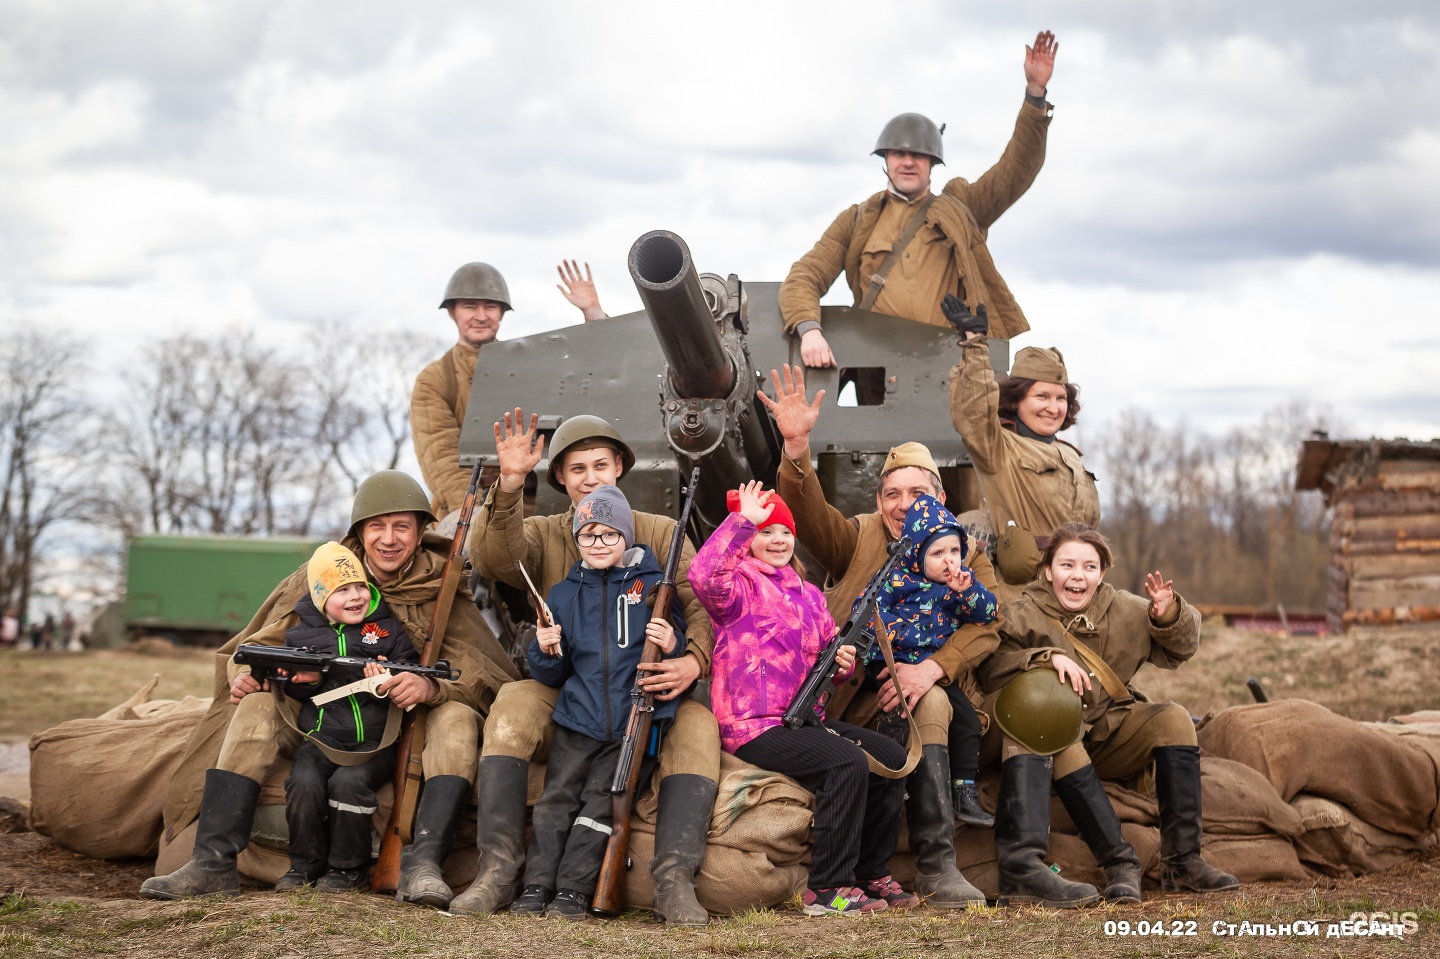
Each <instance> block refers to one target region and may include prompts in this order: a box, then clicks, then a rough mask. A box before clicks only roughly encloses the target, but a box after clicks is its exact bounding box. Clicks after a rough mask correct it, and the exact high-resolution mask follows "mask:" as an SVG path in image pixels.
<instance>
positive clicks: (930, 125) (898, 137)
mask: <svg viewBox="0 0 1440 959" xmlns="http://www.w3.org/2000/svg"><path fill="white" fill-rule="evenodd" d="M944 132H945V129H944V128H943V127H937V126H936V125H935V121H934V120H932V119H930V118H929V117H927V116H925V115H924V114H921V113H902V114H900V115H899V116H898V117H895V118H894V119H892V120H891V121H890V122H889V123H887V124H885V129H883V130H881V131H880V139H878V140H876V141H875V149H874V150H872V151H871V153H872V154H874V155H876V156H884V155H885V151H887V150H904V151H906V152H907V153H923V154H925V155H926V156H928V157H930V158H931V159H933V160H934V161H935V162H936V163H944V162H945V144H944V143H942V142H941V141H940V134H942V133H944Z"/></svg>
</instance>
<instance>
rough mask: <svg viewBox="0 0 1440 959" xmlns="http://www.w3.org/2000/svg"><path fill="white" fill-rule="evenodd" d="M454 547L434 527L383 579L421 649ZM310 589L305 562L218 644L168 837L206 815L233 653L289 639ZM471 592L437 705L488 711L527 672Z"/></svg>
mask: <svg viewBox="0 0 1440 959" xmlns="http://www.w3.org/2000/svg"><path fill="white" fill-rule="evenodd" d="M344 545H345V546H346V547H347V548H349V549H350V551H351V552H353V553H355V554H356V555H357V556H360V555H363V551H362V549H361V546H360V542H359V540H357V539H355V538H353V537H349V538H347V539H346V540H345V543H344ZM449 549H450V541H449V540H445V539H442V538H441V537H439V536H436V535H434V534H433V533H432V534H427V535H426V536H425V537H424V539H423V540H422V541H421V546H420V549H419V550H417V551H416V553H415V558H414V559H413V560H412V561H411V563H410V566H409V567H408V568H407V569H405V570H403V571H402V572H401V574H400V578H399V579H398V580H396V581H395V582H394V583H391V584H389V585H381V584H379V583H376V586H378V587H379V589H380V595H381V596H383V597H384V598H385V602H386V603H388V604H389V606H390V610H391V612H393V613H394V614H395V618H396V619H398V620H400V622H401V623H403V624H404V626H405V631H406V632H407V633H409V634H410V640H411V642H413V643H414V644H415V648H416V649H417V650H419V649H420V647H421V646H422V645H423V644H424V642H425V633H426V631H427V630H428V629H429V628H430V616H431V614H432V613H433V612H434V609H435V598H436V597H437V596H438V595H439V594H440V584H441V581H442V580H443V578H444V573H445V557H446V555H447V554H448V552H449ZM306 588H307V585H306V576H305V567H304V566H302V567H300V568H299V569H298V570H296V571H295V572H293V573H291V574H290V575H289V576H288V577H287V578H286V579H284V580H282V581H281V583H280V585H278V586H276V587H275V589H274V590H273V591H272V592H271V593H270V596H269V598H268V599H266V600H265V602H264V604H263V605H261V607H260V609H259V610H258V611H257V612H256V613H255V615H254V616H253V617H252V618H251V619H250V622H249V623H248V624H247V625H246V626H245V628H244V629H242V630H241V631H240V633H239V634H238V635H237V636H235V638H234V639H232V640H230V642H228V643H226V644H225V645H224V646H221V647H220V648H219V649H218V650H216V652H215V688H214V697H215V699H214V701H213V702H212V703H211V704H210V709H209V711H208V712H206V714H205V716H204V718H202V719H201V720H200V724H199V725H198V726H196V727H195V731H194V732H193V733H191V735H190V742H189V744H188V745H187V746H186V748H185V755H184V757H183V758H182V759H181V760H180V766H179V768H178V769H176V771H175V776H174V778H173V779H171V781H170V789H169V792H168V793H167V794H166V797H165V809H164V816H165V834H166V836H167V837H169V838H173V837H174V836H175V835H176V834H177V833H179V832H180V831H181V830H182V829H184V828H185V827H186V826H188V825H190V823H191V822H193V821H194V820H195V817H196V816H197V815H199V812H200V798H201V794H202V793H203V792H204V788H205V770H207V769H209V768H211V767H212V766H214V765H215V762H216V760H217V759H218V758H219V756H220V747H221V745H222V744H223V743H224V741H225V731H226V730H227V729H228V728H229V726H230V719H231V717H232V716H233V715H234V714H235V707H234V706H232V705H230V683H231V681H232V679H233V678H234V674H235V673H236V672H237V670H236V669H235V668H234V664H233V663H232V662H231V659H230V657H231V655H232V654H233V653H234V652H235V648H236V647H237V646H239V645H240V644H241V643H263V644H265V645H269V646H283V645H285V631H286V630H287V629H289V628H290V627H291V626H294V625H295V623H296V622H298V621H299V617H298V616H296V614H295V603H296V602H298V601H299V599H300V597H301V596H303V595H305V590H306ZM467 591H468V587H467V586H466V584H465V583H464V581H463V579H462V581H461V585H460V589H459V592H458V595H457V596H456V601H455V604H454V605H453V606H451V608H450V621H449V623H448V624H447V625H446V628H445V635H444V638H443V639H442V640H441V643H440V656H439V658H440V659H447V660H449V661H450V665H451V666H454V667H455V668H456V669H458V670H460V678H459V679H458V680H454V681H451V680H444V679H442V680H437V681H436V682H437V684H438V685H439V687H440V690H439V692H438V693H437V695H436V696H435V698H434V699H432V700H430V703H429V705H431V706H438V705H440V704H441V703H446V702H451V701H455V702H461V703H464V704H465V705H466V706H469V707H470V708H471V709H474V710H476V711H477V712H479V713H480V715H481V717H482V718H483V717H484V716H485V715H486V714H487V713H488V712H489V711H490V704H491V703H493V702H494V701H495V693H496V692H497V691H498V690H499V689H500V687H501V685H503V684H504V683H507V682H510V681H511V680H514V679H519V678H520V673H519V671H518V670H516V668H515V665H514V664H513V663H512V662H510V658H509V657H508V656H506V655H505V651H504V650H503V649H501V647H500V644H499V642H497V641H496V639H495V637H494V635H493V634H492V633H491V632H490V628H489V627H488V626H486V625H485V621H484V620H483V619H481V617H480V611H479V610H478V609H476V608H475V604H474V603H473V602H471V601H470V598H469V596H468V592H467ZM251 695H252V696H268V695H270V694H269V693H252V694H251Z"/></svg>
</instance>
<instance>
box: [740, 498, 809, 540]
mask: <svg viewBox="0 0 1440 959" xmlns="http://www.w3.org/2000/svg"><path fill="white" fill-rule="evenodd" d="M763 502H764V503H765V504H766V505H768V506H769V507H770V515H769V516H768V517H766V519H765V522H764V524H762V525H761V527H760V528H761V529H764V528H765V527H766V526H773V525H774V524H776V523H779V524H780V525H781V526H783V527H785V528H786V529H788V530H789V531H790V534H791V535H792V536H793V535H795V514H794V513H792V512H790V507H788V506H786V505H785V501H784V500H783V499H781V498H780V494H779V493H776V492H775V491H774V490H771V491H770V492H769V493H767V494H765V499H764V500H763ZM725 505H726V506H727V507H728V508H729V510H730V512H732V513H738V512H740V492H739V491H738V490H733V489H732V490H730V491H729V492H728V493H726V494H725Z"/></svg>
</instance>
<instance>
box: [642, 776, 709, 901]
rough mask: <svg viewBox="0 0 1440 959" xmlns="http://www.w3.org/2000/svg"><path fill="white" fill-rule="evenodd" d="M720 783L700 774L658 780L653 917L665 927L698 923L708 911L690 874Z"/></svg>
mask: <svg viewBox="0 0 1440 959" xmlns="http://www.w3.org/2000/svg"><path fill="white" fill-rule="evenodd" d="M719 791H720V784H719V783H717V782H715V780H713V779H706V778H705V777H704V776H694V775H690V774H680V775H675V776H666V777H665V778H664V779H662V780H660V796H659V800H660V811H659V813H658V815H657V817H656V820H655V858H654V859H652V860H650V875H652V876H654V877H655V909H654V912H655V918H656V920H658V921H660V922H663V923H665V924H666V925H668V926H704V925H707V924H708V923H709V922H710V913H709V912H708V911H706V909H705V907H704V906H702V905H700V900H699V899H697V898H695V874H696V873H697V872H699V871H700V863H701V862H703V861H704V859H705V839H706V837H707V836H709V835H710V814H711V813H712V812H713V811H714V809H715V795H716V793H718V792H719Z"/></svg>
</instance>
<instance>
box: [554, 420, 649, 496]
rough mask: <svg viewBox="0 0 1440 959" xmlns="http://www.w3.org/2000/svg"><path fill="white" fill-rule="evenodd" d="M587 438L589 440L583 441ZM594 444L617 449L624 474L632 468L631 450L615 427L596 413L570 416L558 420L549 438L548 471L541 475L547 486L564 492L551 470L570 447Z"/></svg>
mask: <svg viewBox="0 0 1440 959" xmlns="http://www.w3.org/2000/svg"><path fill="white" fill-rule="evenodd" d="M587 440H588V441H590V442H589V443H586V441H587ZM582 444H584V445H582ZM597 446H608V447H612V448H614V449H618V450H619V451H620V464H621V466H622V467H623V468H624V470H623V472H624V473H625V474H628V473H629V472H630V471H631V470H632V469H634V468H635V451H634V450H632V449H630V447H629V446H626V445H625V441H624V440H622V439H621V438H620V434H619V433H618V432H617V431H616V429H615V427H613V426H611V425H610V424H609V423H607V422H606V421H605V420H602V419H601V418H600V417H598V416H590V415H589V414H582V415H580V416H572V417H570V418H569V419H568V420H566V421H565V422H563V423H561V424H560V426H559V428H557V429H556V430H555V434H554V435H553V436H551V437H550V473H549V475H548V476H546V477H545V478H546V479H547V480H549V482H550V486H551V487H552V488H554V489H556V490H558V491H559V492H561V493H563V492H565V484H564V483H562V482H560V481H559V480H558V479H556V478H555V469H556V467H558V466H559V465H560V463H561V461H562V460H564V458H565V454H566V453H567V452H569V451H570V450H572V449H580V450H588V449H594V448H595V447H597Z"/></svg>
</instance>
